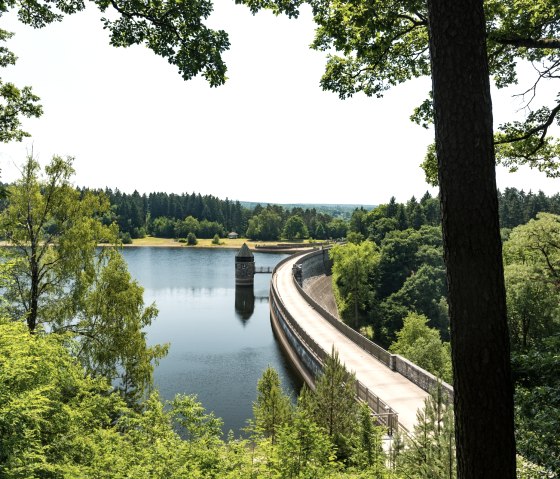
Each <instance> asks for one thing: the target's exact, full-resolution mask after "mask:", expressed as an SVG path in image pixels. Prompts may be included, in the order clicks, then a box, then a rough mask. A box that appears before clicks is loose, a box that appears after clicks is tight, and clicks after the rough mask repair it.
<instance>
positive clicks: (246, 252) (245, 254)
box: [235, 243, 254, 258]
mask: <svg viewBox="0 0 560 479" xmlns="http://www.w3.org/2000/svg"><path fill="white" fill-rule="evenodd" d="M235 256H236V257H237V258H254V256H253V253H252V252H251V250H250V249H249V247H248V246H247V243H243V246H242V247H241V249H240V250H239V251H238V252H237V254H236V255H235Z"/></svg>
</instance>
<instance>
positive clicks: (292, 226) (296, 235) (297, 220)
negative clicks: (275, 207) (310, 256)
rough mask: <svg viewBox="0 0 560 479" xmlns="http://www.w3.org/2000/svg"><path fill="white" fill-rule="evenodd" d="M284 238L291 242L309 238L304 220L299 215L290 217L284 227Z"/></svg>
mask: <svg viewBox="0 0 560 479" xmlns="http://www.w3.org/2000/svg"><path fill="white" fill-rule="evenodd" d="M282 236H284V237H285V238H287V239H289V240H294V239H304V238H307V237H308V236H309V231H308V230H307V226H305V223H304V222H303V218H302V217H301V216H297V215H295V216H290V217H289V218H288V219H287V221H286V223H285V225H284V229H283V230H282Z"/></svg>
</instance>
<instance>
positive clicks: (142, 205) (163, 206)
mask: <svg viewBox="0 0 560 479" xmlns="http://www.w3.org/2000/svg"><path fill="white" fill-rule="evenodd" d="M79 190H80V191H81V192H82V194H85V193H86V192H87V191H88V190H87V189H85V188H82V189H79ZM100 192H101V190H99V191H97V193H100ZM103 193H104V194H105V195H106V196H107V198H108V199H109V201H110V203H111V210H110V212H108V213H107V217H106V218H105V222H106V223H110V222H116V223H117V225H118V226H119V230H120V233H121V239H122V240H123V241H124V242H125V243H127V242H129V241H130V239H134V238H141V237H144V236H146V235H151V236H156V237H161V238H186V237H187V236H188V234H189V233H193V234H194V235H195V236H196V237H197V238H213V237H214V235H216V234H217V235H218V236H220V237H225V236H226V235H227V233H229V232H231V231H235V232H237V233H238V234H239V235H240V236H242V237H243V236H244V237H247V238H249V239H254V240H279V239H281V238H285V239H288V240H295V239H305V238H313V239H319V240H324V239H329V238H331V239H337V238H344V237H346V234H347V233H348V231H351V232H353V233H359V234H361V235H362V236H363V237H364V238H371V239H374V240H377V241H378V242H379V240H380V239H381V237H382V236H383V235H384V233H385V232H386V231H389V230H393V229H400V230H404V229H407V228H408V227H413V228H417V227H419V226H420V225H431V226H439V225H440V223H441V222H440V210H439V200H438V199H437V198H432V197H431V195H430V194H429V193H428V192H426V194H425V195H424V196H423V197H422V198H421V199H420V200H419V201H418V200H417V199H416V198H414V197H412V198H411V199H410V200H408V201H407V202H406V203H397V202H396V200H395V198H392V199H391V200H390V202H389V203H388V204H387V205H386V206H385V207H384V208H387V213H381V209H379V208H376V209H374V210H372V211H375V213H373V212H371V213H369V215H368V212H367V211H366V210H365V209H364V208H363V207H357V208H356V209H355V210H354V212H353V213H352V214H351V216H350V219H347V218H344V216H343V215H342V214H339V215H338V216H332V215H331V214H329V213H327V212H326V211H329V208H325V207H322V206H321V205H308V206H307V207H306V208H305V209H304V208H302V207H299V206H295V207H292V208H287V207H283V206H281V205H273V204H267V205H265V206H262V205H261V204H259V203H245V204H251V205H254V207H251V208H248V207H246V206H243V205H242V203H241V202H240V201H234V200H229V199H227V198H226V199H225V200H222V199H219V198H216V197H214V196H212V195H201V194H200V193H191V194H188V193H182V194H174V193H162V192H159V193H155V192H154V193H149V194H146V193H144V194H142V195H141V194H140V193H138V192H137V191H134V192H133V193H131V194H127V193H123V192H121V191H119V190H115V191H113V190H111V189H105V190H103ZM498 200H499V210H500V224H501V227H502V229H503V228H506V229H507V228H513V227H515V226H518V225H520V224H524V223H526V222H527V221H529V219H531V218H534V217H535V215H536V214H537V213H538V212H541V211H542V212H550V213H554V214H560V195H559V194H555V195H553V196H551V197H548V196H546V195H545V194H544V193H543V192H542V191H539V192H538V193H533V192H531V191H530V192H529V193H525V192H524V191H522V190H521V191H519V190H517V189H516V188H506V189H505V190H504V191H503V192H498ZM2 205H3V203H1V202H0V208H2V207H3V206H2ZM366 217H367V219H366ZM395 222H396V223H395ZM503 231H504V232H505V230H503Z"/></svg>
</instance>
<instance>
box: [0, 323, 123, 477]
mask: <svg viewBox="0 0 560 479" xmlns="http://www.w3.org/2000/svg"><path fill="white" fill-rule="evenodd" d="M64 341H65V338H64V337H63V336H58V335H44V334H35V335H30V334H29V332H28V331H27V328H26V327H25V326H24V325H23V324H21V323H3V324H0V476H2V477H6V478H9V479H12V478H14V479H15V478H23V477H68V476H69V475H70V474H72V471H75V470H76V466H77V464H76V463H77V462H80V461H81V460H87V458H88V456H90V453H91V449H92V446H93V444H92V443H93V441H94V439H95V436H96V434H95V432H94V431H99V430H101V429H105V428H109V427H110V426H111V423H112V421H113V420H114V418H115V417H116V416H117V415H118V414H120V412H121V411H122V410H123V409H124V405H123V403H122V402H121V400H120V399H119V397H118V396H117V395H115V394H110V386H109V384H108V383H107V382H106V380H105V379H102V378H100V379H92V378H90V377H88V376H85V377H84V374H83V371H82V369H81V368H80V367H79V366H78V364H77V363H76V361H75V360H74V359H73V358H72V357H71V356H70V355H69V354H68V352H67V351H66V349H65V346H64Z"/></svg>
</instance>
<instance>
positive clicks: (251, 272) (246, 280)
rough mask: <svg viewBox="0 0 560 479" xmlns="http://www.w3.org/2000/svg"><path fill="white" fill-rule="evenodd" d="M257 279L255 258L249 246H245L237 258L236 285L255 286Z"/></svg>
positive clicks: (245, 244)
mask: <svg viewBox="0 0 560 479" xmlns="http://www.w3.org/2000/svg"><path fill="white" fill-rule="evenodd" d="M254 279H255V257H254V256H253V253H251V250H250V249H249V247H248V246H247V243H243V246H242V247H241V249H240V250H239V251H238V253H237V255H236V256H235V285H236V286H253V282H254Z"/></svg>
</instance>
